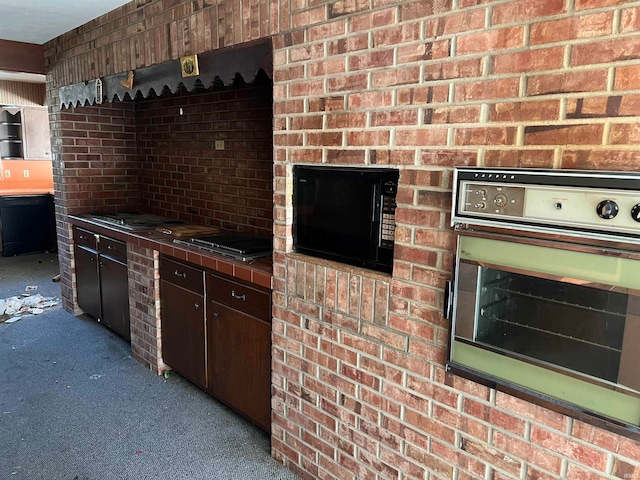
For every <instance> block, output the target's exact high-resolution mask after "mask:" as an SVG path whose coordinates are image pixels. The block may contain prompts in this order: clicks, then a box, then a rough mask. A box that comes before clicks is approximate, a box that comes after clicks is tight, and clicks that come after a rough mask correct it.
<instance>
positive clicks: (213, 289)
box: [207, 274, 271, 321]
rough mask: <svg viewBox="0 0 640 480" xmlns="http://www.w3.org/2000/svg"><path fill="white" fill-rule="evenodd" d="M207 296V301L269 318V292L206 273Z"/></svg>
mask: <svg viewBox="0 0 640 480" xmlns="http://www.w3.org/2000/svg"><path fill="white" fill-rule="evenodd" d="M207 297H208V301H211V300H212V301H214V302H218V303H221V304H223V305H226V306H228V307H231V308H234V309H236V310H239V311H241V312H244V313H246V314H248V315H251V316H253V317H256V318H259V319H261V320H265V321H270V320H271V292H268V291H265V290H258V289H257V288H254V287H250V286H248V285H246V284H244V283H238V282H235V281H232V280H229V279H226V278H222V277H220V276H218V275H214V274H208V275H207Z"/></svg>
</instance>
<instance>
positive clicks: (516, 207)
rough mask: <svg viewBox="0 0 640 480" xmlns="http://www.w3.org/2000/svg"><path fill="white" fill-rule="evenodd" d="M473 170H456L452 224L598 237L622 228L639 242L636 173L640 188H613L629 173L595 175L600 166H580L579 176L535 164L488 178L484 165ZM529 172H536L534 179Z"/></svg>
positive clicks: (627, 236)
mask: <svg viewBox="0 0 640 480" xmlns="http://www.w3.org/2000/svg"><path fill="white" fill-rule="evenodd" d="M470 170H472V171H473V169H470ZM476 170H477V171H476V172H474V174H473V175H470V173H471V172H465V171H463V174H464V175H460V174H459V173H458V172H456V184H455V187H456V188H455V190H454V205H453V207H454V208H453V215H452V224H453V225H455V224H470V225H473V224H477V225H488V226H507V227H510V228H518V229H525V230H526V229H531V230H536V229H540V228H541V229H545V230H554V231H556V232H558V233H569V234H571V233H573V234H576V232H586V235H589V234H590V233H593V234H594V236H598V237H600V238H602V237H606V236H612V235H613V236H615V235H616V234H620V235H621V236H623V237H624V238H625V240H631V241H632V242H634V243H640V178H638V179H637V183H638V188H637V189H633V188H615V186H616V185H617V184H620V185H621V186H625V187H628V186H629V182H628V181H625V180H628V179H626V178H625V177H622V176H621V177H613V178H610V179H608V180H607V181H603V180H602V179H601V178H599V177H598V175H599V174H601V173H600V172H588V174H585V173H584V172H583V176H581V177H580V178H579V179H580V181H579V182H577V181H574V180H575V179H574V178H573V177H571V178H569V180H566V179H564V178H563V177H562V175H561V173H559V172H556V171H546V172H547V176H541V175H540V173H538V172H537V171H535V170H531V171H527V170H521V171H519V172H518V175H504V174H500V175H498V174H495V175H492V176H491V177H490V178H489V177H488V176H487V175H488V174H487V170H482V169H476ZM514 170H515V169H514ZM479 172H482V173H479ZM510 172H512V171H510ZM533 172H535V174H537V175H538V177H535V178H533V179H532V178H531V176H532V175H534V173H533ZM554 174H555V175H556V176H557V177H558V178H556V177H554V176H553V175H554ZM565 175H567V176H568V175H569V174H565ZM573 175H575V174H573ZM465 177H466V178H465ZM536 180H538V181H536ZM589 180H591V183H589Z"/></svg>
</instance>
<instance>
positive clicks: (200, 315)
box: [160, 257, 207, 389]
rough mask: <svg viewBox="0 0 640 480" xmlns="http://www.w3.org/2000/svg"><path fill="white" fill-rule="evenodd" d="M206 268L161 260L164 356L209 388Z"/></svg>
mask: <svg viewBox="0 0 640 480" xmlns="http://www.w3.org/2000/svg"><path fill="white" fill-rule="evenodd" d="M203 285H204V272H203V271H202V270H200V269H198V268H194V267H191V266H189V265H184V264H182V263H179V262H176V261H173V260H169V259H167V258H164V257H163V258H162V259H161V260H160V316H161V318H162V330H161V332H162V359H163V361H164V362H165V363H166V364H167V365H169V366H170V367H171V368H173V369H174V370H176V371H177V372H179V373H180V374H181V375H183V376H184V377H186V378H188V379H189V380H191V381H192V382H193V383H195V384H196V385H199V386H200V387H202V388H205V389H206V388H207V375H206V359H205V355H206V344H205V341H206V335H205V313H204V311H205V303H204V287H203Z"/></svg>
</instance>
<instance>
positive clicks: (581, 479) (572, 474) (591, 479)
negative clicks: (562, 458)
mask: <svg viewBox="0 0 640 480" xmlns="http://www.w3.org/2000/svg"><path fill="white" fill-rule="evenodd" d="M566 478H571V479H572V480H574V479H575V480H602V478H603V476H602V474H601V473H598V472H594V471H590V470H587V469H585V468H582V467H579V466H577V465H576V464H573V463H571V464H569V467H568V468H567V477H566Z"/></svg>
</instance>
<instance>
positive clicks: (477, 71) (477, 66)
mask: <svg viewBox="0 0 640 480" xmlns="http://www.w3.org/2000/svg"><path fill="white" fill-rule="evenodd" d="M480 75H482V60H481V59H479V58H473V59H468V60H460V61H444V62H442V61H441V62H435V63H429V64H426V65H425V66H424V78H425V80H426V81H432V80H446V79H450V78H473V77H479V76H480Z"/></svg>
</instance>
